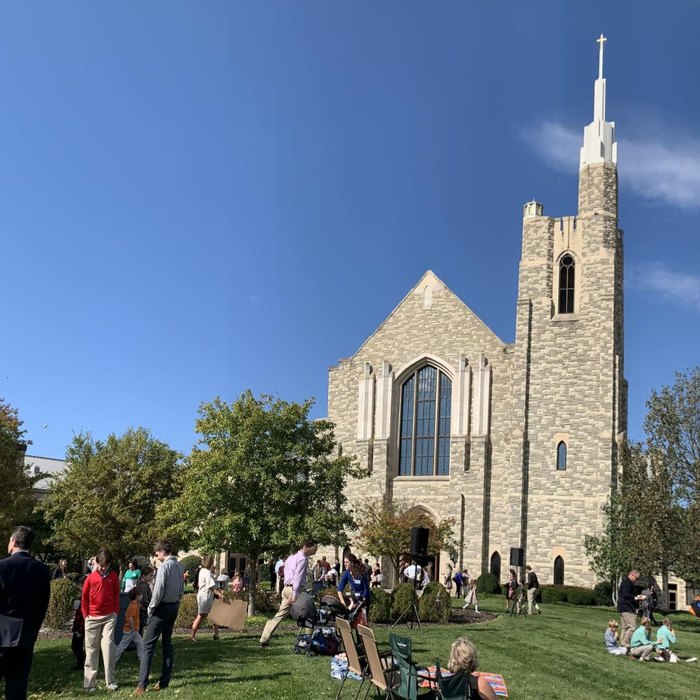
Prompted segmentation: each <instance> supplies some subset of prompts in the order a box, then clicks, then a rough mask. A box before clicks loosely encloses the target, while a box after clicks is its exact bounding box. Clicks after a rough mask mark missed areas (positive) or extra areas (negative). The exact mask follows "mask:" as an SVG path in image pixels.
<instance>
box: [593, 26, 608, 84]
mask: <svg viewBox="0 0 700 700" xmlns="http://www.w3.org/2000/svg"><path fill="white" fill-rule="evenodd" d="M607 40H608V38H607V37H605V36H603V33H602V32H601V33H600V36H599V37H598V38H597V39H596V41H597V42H598V43H599V44H600V54H599V55H598V78H599V79H601V78H602V77H603V46H604V45H605V42H606V41H607Z"/></svg>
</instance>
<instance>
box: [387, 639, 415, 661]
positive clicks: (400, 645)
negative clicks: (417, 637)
mask: <svg viewBox="0 0 700 700" xmlns="http://www.w3.org/2000/svg"><path fill="white" fill-rule="evenodd" d="M389 646H390V647H391V651H392V653H393V654H394V656H395V657H397V658H399V657H400V658H402V659H405V660H406V661H408V662H409V663H411V662H412V661H413V660H412V659H411V638H410V637H399V635H398V634H394V633H393V632H389Z"/></svg>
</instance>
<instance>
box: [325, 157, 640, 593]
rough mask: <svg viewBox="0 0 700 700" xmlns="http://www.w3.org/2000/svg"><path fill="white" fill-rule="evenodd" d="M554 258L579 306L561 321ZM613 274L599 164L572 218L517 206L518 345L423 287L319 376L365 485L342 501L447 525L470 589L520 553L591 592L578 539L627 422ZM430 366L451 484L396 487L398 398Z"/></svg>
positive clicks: (425, 283) (607, 170)
mask: <svg viewBox="0 0 700 700" xmlns="http://www.w3.org/2000/svg"><path fill="white" fill-rule="evenodd" d="M564 257H569V258H571V259H572V260H573V265H574V284H573V289H574V291H573V310H571V309H564V311H566V312H564V313H562V309H563V307H562V308H560V291H561V290H560V269H561V265H562V259H563V258H564ZM622 272H623V270H622V231H621V230H620V229H619V228H618V221H617V167H616V164H615V163H614V162H610V161H605V160H603V161H602V162H594V163H591V164H582V166H581V169H580V172H579V197H578V212H577V214H576V216H570V217H563V218H552V217H548V216H545V215H544V214H543V208H542V206H541V205H540V204H538V203H535V202H531V203H528V204H527V205H525V208H524V217H523V229H522V255H521V260H520V269H519V289H518V298H517V304H516V328H515V342H514V343H505V342H503V341H502V340H500V339H499V338H498V337H496V335H495V334H494V333H493V332H492V331H491V330H489V328H488V327H487V326H486V325H485V324H484V323H483V322H482V321H481V320H480V319H479V318H477V317H476V315H475V314H474V313H473V312H472V311H471V310H470V309H469V308H468V307H467V306H466V305H465V304H464V303H463V302H462V301H460V300H459V299H458V298H457V297H456V296H455V295H454V294H453V293H452V292H451V291H450V290H449V289H448V288H447V287H446V286H445V284H443V283H442V282H441V281H440V280H439V279H438V278H437V277H436V276H435V275H434V274H433V273H432V272H431V271H428V272H426V273H425V275H424V276H423V277H422V278H421V280H420V281H419V282H418V284H417V285H416V286H415V287H414V288H413V289H412V290H411V291H410V292H409V294H408V295H407V296H406V297H405V298H404V299H403V301H402V302H401V303H400V304H399V305H398V307H396V309H394V311H393V312H392V313H391V314H390V315H389V317H388V318H387V319H386V320H385V321H384V323H383V324H382V325H381V326H380V327H379V329H378V330H377V331H375V333H374V334H373V335H372V336H370V337H369V338H368V339H367V340H366V341H365V343H364V344H363V345H362V346H361V347H360V349H359V350H358V351H357V352H356V353H355V354H354V355H353V356H352V357H350V358H348V359H344V360H341V361H340V362H339V364H338V365H337V366H335V367H332V368H331V369H330V372H329V389H328V417H329V419H330V420H332V421H333V422H334V423H335V424H336V426H337V427H336V437H337V439H338V441H339V443H340V444H341V445H342V449H343V451H344V453H346V454H347V453H351V454H355V455H356V456H357V458H358V459H359V461H360V462H361V463H362V464H363V465H364V466H365V467H366V468H367V469H368V470H369V476H368V477H367V478H366V479H363V480H361V481H357V482H354V483H351V484H349V485H348V496H349V499H350V500H351V501H365V500H367V499H369V498H383V499H387V500H390V499H403V500H407V501H410V502H411V503H414V504H415V505H416V506H419V507H421V508H424V509H425V510H427V511H428V512H429V513H430V514H432V516H433V517H434V518H435V520H436V521H440V520H441V519H443V518H446V517H452V518H454V520H455V523H456V528H455V530H456V535H457V540H458V542H459V547H458V565H461V566H462V567H466V568H468V569H469V571H470V572H471V573H472V574H473V573H474V572H476V573H479V572H482V571H486V570H489V569H490V567H491V562H492V557H493V556H494V554H498V555H499V556H500V559H501V561H502V571H503V572H505V571H507V568H508V565H509V554H510V549H511V548H512V547H522V548H523V549H524V551H525V559H526V563H529V564H530V565H532V566H533V568H534V569H535V571H537V572H538V576H539V578H540V581H541V582H542V583H552V582H553V580H554V562H555V559H557V558H558V557H561V559H562V560H563V564H564V569H563V571H564V581H563V582H564V583H566V584H572V585H588V586H590V585H593V583H594V581H595V577H594V575H593V574H592V573H591V572H590V571H589V569H588V566H587V561H586V557H585V553H584V550H583V538H584V535H585V534H587V533H590V532H593V531H594V530H597V529H598V528H599V527H600V525H601V524H602V523H601V518H602V514H601V506H602V504H603V503H604V502H605V500H606V499H607V498H608V495H609V494H610V491H611V488H613V487H614V485H615V483H616V479H617V445H618V441H619V440H620V438H621V437H622V435H623V434H624V432H625V430H626V421H627V415H626V413H627V412H626V397H627V386H626V382H625V380H624V378H623V357H624V350H623V293H622V279H623V274H622ZM428 365H429V366H432V367H434V368H436V370H438V371H439V372H442V373H443V374H444V376H445V377H447V378H448V379H449V380H450V381H451V398H450V402H449V403H450V426H449V445H450V450H449V474H444V475H438V472H439V470H438V469H437V468H436V469H435V475H432V476H399V455H400V451H401V431H402V420H401V418H402V410H403V409H402V401H403V400H404V399H403V398H402V392H403V386H404V383H405V382H406V381H407V380H408V379H409V378H410V377H411V376H414V373H415V372H416V371H417V370H419V369H421V368H422V367H424V366H428ZM416 377H417V375H416ZM415 382H416V386H417V385H418V380H417V379H415ZM437 400H438V401H439V399H437ZM436 410H438V409H437V408H436ZM443 413H444V409H443ZM417 415H418V414H417V413H416V414H415V416H417ZM414 420H416V418H415V417H414ZM404 430H408V429H407V428H404ZM405 434H406V433H405ZM409 437H410V434H409ZM438 437H439V436H438V435H437V433H436V441H437V439H438ZM560 443H564V445H565V449H566V468H565V469H558V468H557V467H558V464H557V454H558V448H559V445H560ZM415 444H416V443H414V449H415ZM560 466H561V465H560ZM446 563H447V554H446V553H444V554H443V556H441V568H442V569H443V571H444V569H445V566H446Z"/></svg>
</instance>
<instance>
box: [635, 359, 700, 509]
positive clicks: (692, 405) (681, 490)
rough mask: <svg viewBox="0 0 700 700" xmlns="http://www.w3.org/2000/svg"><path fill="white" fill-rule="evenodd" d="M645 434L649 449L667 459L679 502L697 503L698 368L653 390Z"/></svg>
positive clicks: (699, 475) (699, 485)
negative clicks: (654, 450)
mask: <svg viewBox="0 0 700 700" xmlns="http://www.w3.org/2000/svg"><path fill="white" fill-rule="evenodd" d="M647 408H648V413H647V415H646V418H645V419H644V432H645V433H646V434H647V442H648V444H649V446H650V448H654V449H657V450H659V451H660V452H661V453H663V454H664V455H665V456H666V459H667V463H668V467H669V469H670V470H671V473H672V477H673V490H674V495H675V497H676V498H677V499H678V500H679V502H683V503H685V504H687V505H693V504H697V503H698V501H699V500H700V367H696V368H695V369H694V370H693V371H692V372H690V373H689V374H687V375H686V374H683V373H681V372H677V373H676V381H675V383H674V384H673V386H670V387H668V386H665V387H663V388H662V389H661V391H659V392H658V393H657V392H656V391H652V394H651V398H650V399H649V401H647Z"/></svg>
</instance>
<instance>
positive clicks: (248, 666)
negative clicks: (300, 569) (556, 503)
mask: <svg viewBox="0 0 700 700" xmlns="http://www.w3.org/2000/svg"><path fill="white" fill-rule="evenodd" d="M482 603H483V605H482V607H483V609H485V610H487V611H490V612H496V613H498V612H500V610H501V605H502V599H501V598H498V597H487V598H486V599H485V600H483V601H482ZM542 607H543V611H544V614H543V615H540V616H536V617H532V618H527V619H525V618H522V617H518V618H514V619H512V618H510V617H506V616H499V617H497V618H496V619H495V620H493V621H491V622H487V623H483V624H473V625H424V627H423V632H419V631H418V630H417V629H414V630H413V631H411V630H409V629H408V628H406V627H403V628H401V630H400V633H401V634H404V635H406V636H411V637H412V638H413V649H414V657H415V658H416V659H417V661H419V662H420V663H422V664H424V665H428V664H431V663H433V662H434V660H435V657H439V658H440V660H441V662H442V665H443V666H444V665H445V663H446V661H447V656H448V653H449V649H450V644H451V643H452V642H453V641H454V639H456V638H457V637H458V636H461V635H466V636H468V637H469V638H470V639H471V640H472V641H473V642H474V643H475V644H476V646H477V649H478V650H479V655H480V660H481V669H482V670H484V671H493V672H497V673H501V674H502V675H503V676H504V677H505V679H506V682H507V684H508V690H509V694H510V698H511V699H512V700H529V699H532V700H535V699H537V700H548V699H549V700H584V699H585V700H591V698H594V699H595V698H604V699H605V700H629V698H630V697H643V696H648V695H650V694H652V693H654V694H655V695H660V696H662V697H669V698H692V697H697V696H698V695H697V693H698V685H699V681H700V663H694V664H686V663H682V662H681V663H679V664H666V663H665V664H660V663H642V662H637V661H632V660H630V659H627V658H625V657H622V658H620V657H613V656H612V655H610V654H607V653H606V651H605V647H604V646H603V632H604V630H605V627H606V623H607V620H608V619H609V618H610V617H617V615H616V614H615V613H614V612H613V611H612V609H608V608H583V607H574V606H568V605H543V606H542ZM672 618H673V620H674V626H675V628H676V632H677V636H678V639H679V642H678V645H677V651H678V653H679V654H681V655H682V656H698V657H700V621H698V620H696V619H695V618H692V617H691V616H690V615H688V614H687V613H676V614H674V615H673V616H672ZM397 629H398V628H397ZM280 630H281V632H280V631H278V633H277V634H276V635H275V636H273V638H272V640H271V644H270V647H268V648H267V649H260V648H259V647H258V638H259V636H260V634H259V630H255V631H250V632H248V631H246V632H243V633H230V634H225V635H224V636H223V638H222V639H221V641H219V642H215V641H213V640H212V639H211V637H210V635H209V634H208V633H207V632H206V631H205V630H203V631H202V633H201V634H200V638H199V640H198V641H197V643H196V644H192V643H191V642H189V641H188V640H187V639H186V638H185V637H184V636H177V637H176V638H175V671H174V674H173V680H172V683H171V685H170V688H169V689H168V691H167V692H166V693H161V694H160V695H159V696H158V697H160V698H162V700H167V698H168V697H171V698H175V697H178V698H183V699H187V700H190V699H192V700H198V699H199V698H202V699H203V698H207V699H209V698H215V697H217V698H234V699H235V698H245V699H246V700H247V699H251V700H255V699H257V698H259V699H260V700H263V699H264V700H269V698H271V697H275V698H277V699H278V700H296V699H299V700H302V699H304V700H306V699H307V698H311V697H313V698H335V695H336V693H337V690H338V687H339V681H335V680H333V679H332V678H331V677H330V661H329V659H328V657H315V658H306V657H302V656H297V655H294V654H292V653H291V649H292V646H293V643H294V636H295V634H296V631H295V627H294V626H292V625H288V626H283V627H282V628H280ZM375 633H376V634H377V637H378V639H379V640H380V645H381V644H386V642H387V639H388V636H389V629H388V628H387V627H385V626H377V627H375ZM73 663H74V660H73V656H72V654H71V651H70V640H69V639H62V640H57V641H42V642H39V643H38V644H37V648H36V653H35V655H34V667H33V670H32V676H31V681H30V697H32V698H46V699H47V700H48V699H52V698H77V697H84V695H83V692H82V674H81V673H80V672H79V671H71V670H70V669H71V667H72V666H73ZM153 668H154V669H155V671H156V673H155V674H152V676H151V678H152V682H154V681H155V680H157V671H158V670H159V669H160V658H159V657H158V656H157V657H156V659H155V661H154V666H153ZM137 675H138V674H137V660H136V654H135V653H134V652H129V653H127V654H125V655H124V657H122V660H121V662H120V664H119V666H118V668H117V677H118V680H119V684H120V689H119V690H118V691H117V692H115V693H110V697H111V698H114V699H115V700H117V699H118V698H126V697H128V696H129V695H130V694H131V692H132V690H133V688H134V687H135V685H136V679H137ZM102 679H103V677H102V678H101V679H100V680H101V682H102ZM348 685H349V686H350V687H346V688H345V689H344V691H343V696H344V698H347V699H348V700H349V698H351V697H352V696H353V695H354V693H355V692H356V688H357V686H356V685H355V684H354V683H351V682H350V681H348V683H347V684H346V686H348ZM102 687H103V686H102ZM363 692H364V691H363ZM99 695H103V696H104V695H106V692H104V691H103V692H100V693H98V696H99Z"/></svg>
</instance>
